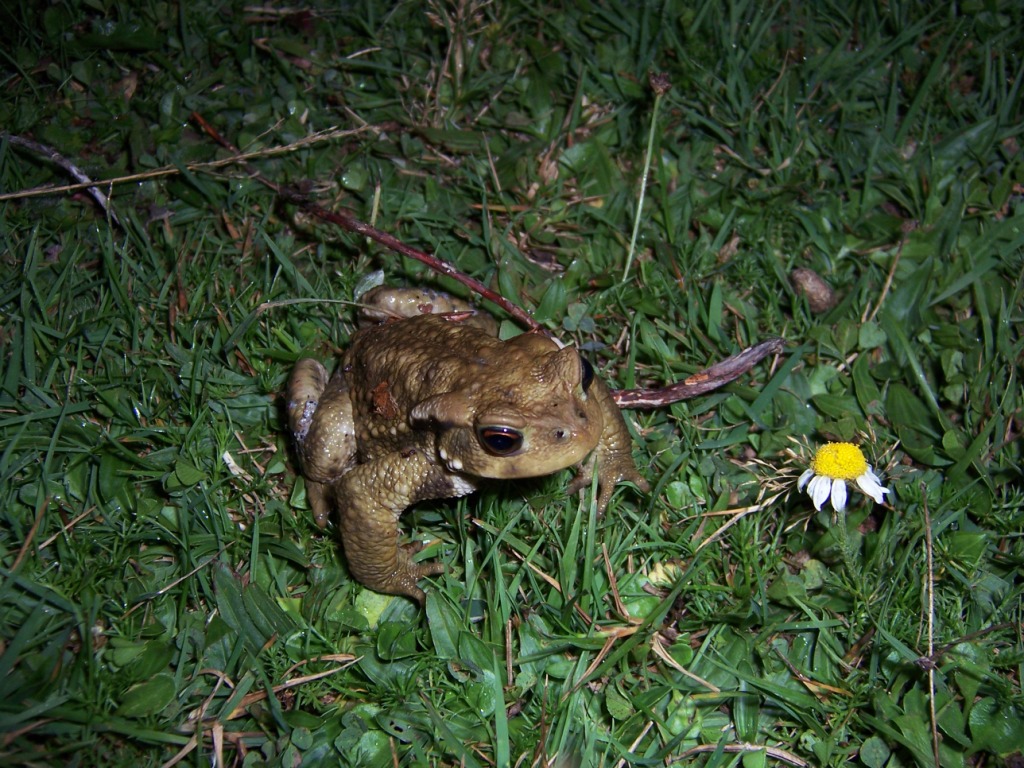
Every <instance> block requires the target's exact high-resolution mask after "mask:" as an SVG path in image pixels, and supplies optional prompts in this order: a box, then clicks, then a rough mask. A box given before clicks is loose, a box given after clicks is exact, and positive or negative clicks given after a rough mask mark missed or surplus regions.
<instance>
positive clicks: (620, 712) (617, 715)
mask: <svg viewBox="0 0 1024 768" xmlns="http://www.w3.org/2000/svg"><path fill="white" fill-rule="evenodd" d="M604 706H605V708H606V709H607V710H608V714H609V715H611V716H612V718H613V719H615V720H626V719H627V718H630V717H632V716H633V713H634V712H635V711H636V710H635V709H634V708H633V705H632V704H631V703H630V701H629V699H627V698H626V697H625V696H623V695H622V694H621V693H620V692H619V689H618V688H616V687H615V686H614V685H609V686H607V687H606V688H605V689H604Z"/></svg>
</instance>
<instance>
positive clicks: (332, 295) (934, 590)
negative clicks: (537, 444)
mask: <svg viewBox="0 0 1024 768" xmlns="http://www.w3.org/2000/svg"><path fill="white" fill-rule="evenodd" d="M40 5H41V4H36V3H23V4H21V5H19V6H15V7H12V8H11V9H5V10H4V11H2V12H0V20H2V21H3V31H2V32H0V42H2V45H0V78H2V80H0V82H2V85H3V89H2V95H0V126H2V127H3V128H2V130H3V131H6V132H8V133H9V134H13V135H16V136H23V137H30V138H33V139H35V140H37V141H39V142H42V143H44V144H47V145H49V146H51V147H53V148H55V149H57V150H58V151H59V152H60V153H61V154H62V155H63V156H64V157H65V158H67V159H68V160H70V161H72V162H73V163H75V164H76V165H77V166H79V167H80V168H81V169H82V170H83V171H85V172H86V173H87V174H89V175H90V176H91V177H92V178H93V179H99V180H103V179H113V178H117V177H121V176H125V175H127V174H129V173H139V172H145V171H152V170H155V169H159V168H169V169H170V171H171V172H170V173H168V174H166V175H163V176H154V177H152V178H149V179H145V180H142V181H134V182H131V183H119V184H115V185H113V186H107V187H103V190H104V191H105V192H108V193H110V195H111V200H112V205H113V207H114V209H115V210H116V213H117V215H118V217H119V218H120V221H121V222H122V223H123V225H124V226H123V228H121V227H117V226H116V225H115V224H113V223H112V222H111V221H110V220H108V219H107V217H105V216H104V214H103V212H102V211H101V210H99V209H98V208H97V206H96V204H95V203H94V202H93V200H92V199H91V198H89V197H88V196H87V195H85V194H84V193H83V192H81V191H78V192H75V193H55V194H49V195H45V196H26V195H23V194H19V195H15V196H13V197H7V198H5V199H0V260H2V268H0V278H2V285H0V345H2V360H3V365H2V372H0V518H2V523H0V763H3V764H5V765H82V766H90V765H111V766H122V765H124V766H128V765H132V766H138V765H154V766H156V765H162V764H166V763H168V761H171V762H173V761H175V760H177V761H178V764H182V765H196V766H199V765H210V764H211V760H212V759H214V758H216V759H220V760H223V764H226V765H227V764H235V765H246V766H256V765H268V766H291V765H297V764H300V763H301V764H303V765H329V766H333V765H359V766H389V765H439V766H440V765H451V766H456V765H459V766H488V765H499V766H503V765H520V766H526V765H541V764H545V765H547V764H557V765H595V766H596V765H606V766H614V765H626V764H629V765H632V764H635V765H654V764H680V763H681V762H690V761H694V762H695V763H696V764H699V765H707V766H712V765H715V766H717V765H732V764H736V763H738V762H742V763H743V765H744V766H745V768H756V766H760V765H765V764H794V765H815V766H818V765H820V766H825V765H834V766H839V765H846V764H847V763H848V762H850V761H853V762H854V763H855V764H858V765H862V766H866V767H867V768H881V766H888V767H889V768H899V767H900V766H914V765H920V766H932V765H935V764H936V763H935V759H936V758H935V756H934V749H935V745H936V744H938V760H939V764H941V765H942V766H944V767H949V766H952V767H956V766H968V765H971V766H974V765H982V764H984V765H1007V766H1009V765H1019V764H1020V761H1021V759H1022V752H1024V735H1022V734H1024V727H1022V726H1021V722H1022V721H1024V696H1022V692H1021V677H1022V672H1024V640H1022V635H1021V626H1022V612H1024V599H1022V595H1024V579H1022V576H1021V573H1022V565H1024V536H1022V534H1024V482H1022V465H1024V456H1022V447H1021V446H1022V442H1021V434H1022V431H1024V390H1022V384H1021V373H1022V370H1021V368H1022V366H1021V360H1022V355H1024V334H1022V330H1024V315H1022V306H1024V234H1022V232H1024V206H1022V196H1021V194H1022V193H1021V191H1022V188H1024V187H1022V185H1024V163H1022V159H1021V158H1022V153H1021V149H1020V142H1021V138H1020V137H1021V128H1022V125H1024V110H1022V95H1021V92H1020V88H1021V83H1022V82H1024V59H1022V56H1021V52H1022V51H1024V32H1022V31H1021V30H1022V29H1024V18H1022V17H1024V12H1022V10H1021V8H1020V7H1019V4H1017V3H1014V2H1010V1H1009V0H1004V1H1002V2H1000V1H999V0H994V1H993V2H988V3H981V2H974V3H964V4H959V5H955V6H942V5H939V6H935V7H934V8H932V4H924V3H907V2H889V3H885V4H881V3H879V4H874V3H848V4H844V3H836V4H827V3H821V4H817V3H807V4H802V3H790V4H786V3H780V4H776V5H774V6H770V5H768V4H763V3H750V2H743V0H731V1H730V2H727V3H724V4H723V3H718V2H701V1H698V2H693V3H686V2H681V1H680V2H677V1H676V0H665V2H662V3H659V4H654V3H642V2H641V3H629V2H625V1H624V0H606V1H605V2H601V3H585V4H573V3H566V4H564V5H558V4H555V5H551V4H547V3H544V4H542V3H530V2H520V1H514V2H502V3H490V4H487V3H483V2H476V1H475V0H463V1H462V2H458V3H454V2H453V3H441V2H434V3H428V4H424V5H421V4H418V3H402V4H397V5H395V6H394V7H392V8H385V7H384V6H383V4H381V3H377V2H373V1H372V0H365V1H364V2H359V1H358V0H355V1H354V2H352V3H348V4H345V5H343V6H342V5H340V4H331V3H318V4H311V5H309V6H307V7H305V9H304V10H300V9H299V7H298V6H295V7H294V8H293V10H294V11H295V12H294V13H286V12H285V11H284V10H283V9H282V8H278V9H277V10H274V9H273V8H270V7H269V6H268V9H266V10H265V11H262V10H259V9H257V8H256V7H255V6H246V5H245V4H242V3H234V4H227V3H225V4H180V5H176V4H168V3H164V2H158V1H157V0H143V2H140V3H132V4H130V3H116V2H107V1H105V0H94V1H90V2H80V3H76V2H73V0H58V1H57V2H54V3H51V4H48V5H47V6H46V7H45V9H44V10H37V6H40ZM652 72H654V73H660V74H664V75H665V76H666V77H667V78H668V80H669V82H670V83H671V89H670V90H669V91H668V92H667V93H666V94H665V95H664V96H663V97H662V98H661V100H660V102H659V104H658V107H657V110H655V109H654V106H655V97H654V92H653V91H652V89H651V87H650V85H649V82H648V77H649V75H650V73H652ZM193 111H195V112H198V113H199V114H201V115H202V116H203V117H204V118H205V119H206V120H208V121H209V122H210V123H211V124H213V125H214V126H215V127H216V129H217V130H218V131H219V132H220V133H221V134H222V135H223V136H224V137H225V138H226V139H228V140H229V141H231V142H232V143H233V144H235V145H236V146H238V147H241V148H242V149H243V150H245V151H255V150H261V149H273V148H276V147H282V146H286V145H289V144H293V143H294V142H298V141H300V140H302V139H304V138H306V137H309V136H312V135H314V134H315V133H316V132H319V131H324V130H327V129H329V128H332V127H337V128H339V129H344V130H346V131H350V132H351V133H346V134H344V135H342V136H341V137H339V138H334V139H331V140H320V141H317V142H315V143H311V144H308V145H305V146H301V147H298V148H296V149H294V151H289V152H286V153H282V154H275V155H268V156H266V157H263V158H258V159H256V160H254V161H253V162H254V163H255V164H256V165H257V167H258V168H259V170H260V172H261V173H263V174H264V175H265V176H266V177H267V178H269V179H271V180H273V181H275V182H277V183H280V184H296V185H302V187H303V188H304V189H306V190H307V192H308V194H310V195H312V196H313V198H314V199H315V200H316V201H317V202H318V203H319V204H320V205H323V206H324V207H327V208H344V209H347V210H349V211H351V212H353V213H354V214H355V215H356V216H358V217H360V218H361V219H363V220H364V221H372V222H373V223H374V224H375V225H376V226H378V227H379V228H381V229H384V230H385V231H387V232H390V233H392V234H394V235H396V236H398V237H400V238H401V239H403V240H404V241H406V242H408V243H409V244H411V245H414V246H417V247H420V248H425V249H428V250H432V251H434V252H436V253H437V254H438V255H440V256H442V257H444V258H446V259H448V260H450V261H452V262H453V263H455V264H456V265H457V266H458V267H459V268H460V269H462V270H463V271H465V272H467V273H469V274H472V275H474V276H475V277H477V278H479V279H481V280H483V281H485V282H487V283H488V284H490V285H492V286H494V287H495V288H497V289H498V290H499V291H500V292H501V293H502V294H503V295H505V296H506V297H508V298H510V299H511V300H513V301H514V302H516V303H517V304H519V305H521V306H523V307H526V308H528V309H530V310H531V311H532V312H533V313H534V315H535V317H536V318H537V319H538V320H540V321H541V322H542V323H543V324H544V325H546V326H547V327H549V328H550V329H552V330H553V331H555V332H557V333H558V334H559V335H560V336H561V337H562V338H563V339H564V340H566V341H575V342H576V343H578V344H580V345H581V346H584V347H585V348H586V349H588V350H589V354H590V355H591V358H592V359H593V360H594V362H595V365H596V366H597V367H598V368H599V370H600V371H601V372H602V374H603V375H604V376H605V377H606V379H607V380H609V381H610V382H611V383H612V384H613V385H614V386H620V387H624V386H636V385H640V384H643V385H651V384H654V385H656V384H658V383H664V382H667V381H670V380H675V379H680V378H685V377H686V376H688V375H690V374H692V373H694V372H696V371H698V370H700V369H702V368H704V367H706V366H707V365H709V364H711V363H713V362H716V361H718V360H721V359H724V358H725V357H727V356H729V355H730V354H733V353H735V352H737V351H738V350H740V349H741V348H743V347H746V346H749V345H750V344H753V343H756V342H758V341H761V340H763V339H765V338H767V337H769V336H772V335H780V336H783V337H784V338H785V339H786V340H787V341H788V346H787V348H786V351H785V353H784V355H782V356H781V357H780V358H779V359H777V360H774V361H767V362H765V363H762V364H761V365H759V366H757V367H756V368H755V370H754V371H753V372H752V373H751V374H749V375H747V376H745V377H743V378H742V379H741V380H740V381H738V382H736V383H735V384H732V385H730V386H728V387H726V388H725V389H723V390H720V391H718V392H716V393H713V394H710V395H707V396H704V397H701V398H698V399H695V400H691V401H687V402H683V403H676V404H673V405H671V406H668V407H665V408H662V409H659V410H655V411H650V412H640V413H631V414H630V415H629V421H630V422H631V425H632V427H633V431H634V433H635V436H636V445H635V455H636V457H637V459H638V463H639V465H640V467H641V468H642V471H643V472H644V474H645V475H646V476H647V477H648V478H649V479H650V480H651V483H652V486H654V490H653V491H652V493H650V494H648V495H642V494H638V493H636V492H635V491H633V490H628V489H627V490H623V491H620V492H619V493H618V494H617V495H616V499H615V500H614V501H613V503H612V506H611V508H610V509H609V511H608V514H607V515H606V516H605V517H603V518H601V519H596V518H595V517H594V515H593V514H592V513H591V512H590V511H589V510H590V506H589V504H587V503H585V500H584V502H583V503H581V501H580V500H578V499H575V498H568V497H567V496H566V494H565V491H564V489H565V486H566V485H567V481H568V475H567V474H566V473H563V474H560V475H558V476H555V477H553V478H550V479H545V480H542V481H538V482H530V483H523V484H509V485H507V486H503V487H499V488H496V489H494V490H493V491H488V492H486V493H481V494H477V495H475V496H472V497H469V498H467V499H462V500H460V501H458V502H457V503H443V502H437V503H423V504H420V505H418V506H417V507H415V508H414V509H413V510H411V511H409V512H408V513H407V514H406V515H405V517H404V523H405V524H406V526H407V530H409V531H410V532H412V533H414V535H415V536H416V537H417V538H418V539H421V540H425V541H428V542H429V545H428V547H427V551H426V556H428V557H430V558H440V559H442V560H443V561H444V562H445V563H446V564H447V565H448V572H447V573H446V574H445V575H444V576H442V577H439V578H437V579H436V580H434V581H432V582H431V583H430V584H429V585H428V592H429V598H428V601H427V605H426V608H425V610H423V611H420V610H418V609H417V607H416V606H415V605H413V604H412V603H410V602H408V601H406V600H403V599H389V598H380V597H378V596H375V595H373V594H372V593H368V592H366V591H365V590H363V589H362V588H361V587H359V586H358V584H356V583H354V582H353V581H352V580H351V579H350V578H349V576H348V575H347V571H346V568H345V563H344V559H343V557H342V556H341V553H340V551H339V547H338V544H337V541H336V540H335V539H334V538H333V537H332V536H331V535H324V534H323V533H321V532H320V531H319V530H318V529H317V528H316V527H315V525H314V524H313V522H312V520H311V518H310V515H309V513H308V510H307V509H306V507H305V500H304V494H303V492H302V485H301V482H297V481H296V475H295V468H294V464H293V462H292V461H291V458H290V456H289V453H288V443H287V440H286V438H285V435H284V434H283V426H282V411H281V407H282V403H281V398H280V392H281V390H282V388H283V386H284V381H285V379H286V377H287V375H288V372H289V370H290V366H291V364H292V363H293V362H294V361H295V360H296V359H297V358H298V357H300V356H302V355H305V354H313V355H316V356H318V357H320V358H321V359H324V360H329V359H331V358H332V357H334V356H335V355H336V353H337V352H338V351H339V350H340V349H342V348H343V347H344V345H345V343H346V340H347V338H348V335H349V333H350V332H351V329H352V328H353V315H352V311H351V308H350V307H349V306H348V305H347V304H346V301H347V300H350V299H351V298H352V295H353V288H354V287H355V286H356V284H357V283H358V282H359V281H360V280H361V279H363V278H364V277H365V276H366V275H367V274H368V273H370V272H372V271H373V270H378V269H379V270H383V271H384V273H385V275H386V279H387V280H388V281H389V282H393V283H415V284H430V285H434V286H441V287H446V288H451V287H452V284H451V283H450V282H449V281H447V280H443V279H440V278H438V277H437V276H435V275H432V274H430V273H428V272H427V271H425V269H424V268H423V267H422V266H421V265H419V264H416V263H413V262H411V261H408V260H405V259H402V258H399V257H397V256H395V255H393V254H390V253H388V252H385V251H383V250H381V249H380V248H378V247H376V246H373V245H372V244H369V243H367V242H365V241H363V240H362V239H360V238H356V237H353V236H351V235H347V234H345V233H340V232H338V231H335V230H332V229H330V228H328V227H326V226H324V225H322V224H318V223H316V222H311V221H308V220H306V219H304V218H303V217H302V216H299V215H297V211H296V209H295V208H294V207H292V206H289V205H287V204H283V203H281V202H280V201H278V200H275V198H274V196H273V194H272V193H271V192H270V191H269V190H268V189H266V188H265V187H264V186H262V185H261V184H259V183H258V182H257V181H256V180H254V179H252V178H251V177H250V176H249V175H247V174H246V173H245V172H244V171H243V170H242V169H241V168H239V167H238V166H232V165H226V166H220V167H212V166H203V165H201V164H202V163H209V162H210V161H213V160H216V159H218V158H223V157H225V156H226V153H225V151H224V150H223V149H221V148H220V147H218V146H217V145H216V144H215V143H214V142H213V141H212V140H211V139H210V138H209V137H207V136H205V135H204V134H203V133H202V132H201V131H200V130H199V129H198V127H197V125H196V123H195V122H193V121H191V120H190V113H192V112H193ZM652 121H653V123H652ZM652 127H653V132H652ZM651 136H653V142H652V144H651V145H650V146H649V138H650V137H651ZM645 169H649V170H648V172H647V174H646V179H647V186H646V188H645V190H644V195H643V198H642V199H643V206H642V208H641V209H639V210H637V203H638V201H639V200H641V188H640V181H641V177H642V176H643V175H644V173H645ZM71 181H72V179H70V178H69V177H68V176H67V175H66V174H65V173H64V172H63V171H62V170H61V169H60V168H58V167H57V166H55V165H54V164H52V163H51V162H49V161H47V160H45V159H43V158H41V157H39V156H38V155H37V154H35V153H33V152H31V151H27V150H25V149H23V148H20V147H15V146H13V145H12V144H10V143H9V142H7V141H6V140H0V195H5V194H11V193H20V192H23V191H25V190H28V189H30V188H33V187H36V186H38V185H42V184H67V183H70V182H71ZM635 223H636V224H637V225H638V226H637V229H636V243H635V247H634V248H631V240H632V237H633V233H634V224H635ZM631 253H632V254H633V260H632V263H631V265H630V267H629V271H628V278H627V280H626V281H625V282H621V278H622V276H623V274H624V271H625V269H626V264H627V260H628V259H629V258H630V255H631ZM795 267H807V268H810V269H813V270H814V271H816V272H817V273H818V274H819V275H821V276H822V277H823V278H825V279H826V280H827V281H828V282H829V283H830V284H831V286H832V287H833V288H834V290H835V291H836V295H837V299H838V301H837V304H836V306H835V307H834V308H833V309H831V310H830V311H828V312H827V313H825V314H820V315H814V314H812V313H811V312H810V310H809V308H808V304H807V301H806V300H805V299H803V298H802V297H800V296H797V295H796V294H795V293H794V291H793V288H792V286H791V284H790V281H789V277H788V275H789V273H790V272H791V270H792V269H793V268H795ZM837 439H838V440H848V441H853V442H856V443H858V444H860V445H862V446H863V447H864V449H865V451H866V453H867V454H868V458H869V460H870V461H871V462H872V464H873V465H874V466H875V467H876V469H878V471H879V472H880V474H881V475H882V477H883V481H884V483H885V484H886V485H887V486H888V487H889V488H891V489H892V490H893V494H892V497H891V503H890V504H887V505H886V506H885V507H881V506H874V507H873V506H872V505H871V504H870V503H868V502H867V501H866V500H865V498H864V497H863V495H860V494H857V493H855V494H853V496H852V499H851V503H850V506H849V507H848V509H847V511H846V513H845V514H844V515H833V514H832V511H831V509H829V508H826V511H824V512H822V513H815V512H814V509H813V506H812V505H811V502H810V500H809V499H808V497H807V495H806V494H801V493H798V492H797V491H796V488H795V483H796V478H797V477H798V476H799V474H800V472H802V471H803V469H804V468H805V466H806V462H807V460H808V458H809V456H810V455H811V452H812V451H813V449H814V448H815V447H817V446H819V445H821V444H823V443H824V442H826V441H827V440H837ZM929 649H931V650H929ZM318 673H325V674H323V675H322V676H318ZM176 756H177V757H176Z"/></svg>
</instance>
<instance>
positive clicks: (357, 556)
mask: <svg viewBox="0 0 1024 768" xmlns="http://www.w3.org/2000/svg"><path fill="white" fill-rule="evenodd" d="M373 294H374V295H372V296H368V297H364V300H367V299H369V300H370V301H371V302H372V303H373V304H375V305H377V307H379V308H380V310H379V311H378V313H377V315H378V316H379V315H380V313H381V312H385V313H387V312H393V311H394V310H395V309H396V308H397V309H398V310H399V311H401V312H408V313H412V316H409V317H405V318H404V319H398V320H392V321H390V322H385V323H384V324H382V325H376V326H372V327H367V328H363V329H361V330H359V331H357V332H356V333H355V334H354V335H353V336H352V341H351V345H350V346H349V348H348V350H347V351H346V352H345V355H344V357H343V358H342V362H341V366H340V367H339V368H338V370H337V371H336V372H335V374H334V375H333V376H332V377H330V378H328V375H327V371H326V370H325V369H324V367H323V366H322V365H321V364H320V363H318V362H317V361H315V360H312V359H309V358H307V359H303V360H300V361H299V362H298V363H297V364H296V366H295V369H294V371H293V372H292V375H291V378H290V379H289V382H288V392H287V410H288V422H289V429H290V431H291V433H292V436H293V437H294V439H295V444H296V447H297V452H298V455H299V457H300V460H301V463H302V473H303V475H304V476H305V478H306V488H307V496H308V498H309V501H310V506H311V507H312V509H313V513H314V515H315V517H316V520H317V522H318V523H319V524H320V525H321V526H324V525H326V524H327V521H328V518H329V517H330V515H331V513H332V512H333V513H336V514H337V520H338V524H339V526H340V528H341V540H342V545H343V547H344V550H345V556H346V558H347V561H348V565H349V569H350V570H351V572H352V575H353V576H355V578H356V579H358V580H359V581H360V582H361V583H363V584H364V585H365V586H367V587H369V588H371V589H373V590H376V591H378V592H386V593H389V594H395V595H407V596H409V597H412V598H415V599H416V600H417V601H419V602H421V603H422V601H423V598H424V594H423V591H422V590H421V589H420V588H419V587H418V586H416V582H417V581H418V580H419V579H421V578H423V577H424V576H430V575H434V574H438V573H440V572H442V571H443V566H441V565H440V564H437V563H423V564H417V563H414V562H413V554H415V548H414V547H400V546H399V543H398V519H399V517H400V516H401V514H402V512H403V511H405V509H406V508H407V507H409V506H411V505H412V504H415V503H416V502H418V501H421V500H424V499H438V498H451V497H456V496H463V495H465V494H468V493H472V492H473V491H475V490H477V489H478V488H479V487H480V486H481V485H482V484H483V483H484V482H485V481H486V480H488V479H509V478H527V477H539V476H542V475H548V474H551V473H552V472H556V471H558V470H560V469H565V468H566V467H570V466H576V468H577V470H578V474H577V476H576V478H575V480H574V481H573V483H572V486H571V490H572V491H577V490H579V489H581V488H584V487H585V486H587V485H589V483H590V482H591V480H592V478H593V475H594V472H595V471H596V473H597V479H598V508H599V510H600V511H603V510H604V509H605V507H607V505H608V501H609V499H610V498H611V495H612V491H613V490H614V486H615V484H616V483H618V482H620V481H622V480H629V481H631V482H633V483H635V484H636V485H637V486H638V487H640V488H641V489H644V490H646V489H647V487H648V486H647V482H646V481H645V480H644V479H643V478H642V477H641V476H640V474H639V473H638V472H637V470H636V467H635V466H634V464H633V459H632V455H631V453H630V450H631V445H632V443H631V440H630V437H629V433H628V432H627V430H626V425H625V422H624V421H623V419H622V415H621V414H620V413H619V409H618V407H616V405H615V403H614V402H613V400H612V398H611V395H610V393H609V392H608V389H607V387H606V386H605V385H604V384H603V383H602V382H601V381H600V380H598V379H597V378H595V377H594V372H593V369H592V368H591V366H590V364H589V363H588V362H587V361H586V360H584V359H583V358H582V357H580V355H579V353H578V352H577V351H576V350H575V349H572V348H569V347H566V348H562V349H560V348H559V347H558V345H557V344H556V343H555V342H554V341H552V340H551V339H549V338H547V337H545V336H542V335H540V334H537V333H524V334H522V335H521V336H516V337H515V338H513V339H509V340H508V341H501V340H499V339H498V338H496V337H495V336H494V335H493V332H491V331H489V330H484V329H485V328H489V329H493V325H494V324H493V319H492V318H490V317H489V316H487V315H476V314H474V313H472V312H468V311H460V312H448V313H446V314H418V313H417V312H418V306H419V304H420V302H419V301H418V300H415V299H414V300H412V301H409V300H406V299H405V297H406V296H407V292H402V291H399V292H398V293H397V294H396V292H395V290H394V289H377V290H376V291H374V292H373ZM396 295H397V296H399V297H400V300H397V301H396V299H395V297H396ZM429 299H439V300H438V301H433V300H429ZM449 300H450V297H444V298H443V300H440V297H437V296H433V295H430V296H428V299H427V303H429V304H433V305H439V306H441V307H442V308H443V309H450V308H455V307H453V305H450V304H448V303H446V302H447V301H449ZM419 309H422V307H419ZM427 311H429V309H428V310H427Z"/></svg>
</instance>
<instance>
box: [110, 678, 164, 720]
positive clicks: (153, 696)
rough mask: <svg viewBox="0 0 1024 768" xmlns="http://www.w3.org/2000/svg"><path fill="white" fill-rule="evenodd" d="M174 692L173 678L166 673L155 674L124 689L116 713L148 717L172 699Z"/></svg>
mask: <svg viewBox="0 0 1024 768" xmlns="http://www.w3.org/2000/svg"><path fill="white" fill-rule="evenodd" d="M174 694H175V688H174V678H173V677H171V676H170V675H168V674H160V675H156V676H155V677H153V678H151V679H150V680H146V681H145V682H143V683H138V684H136V685H133V686H132V687H131V688H129V689H128V690H127V691H125V694H124V696H122V697H121V706H120V707H118V708H117V713H118V714H119V715H120V716H121V717H149V716H150V715H155V714H157V713H158V712H160V711H161V710H163V709H164V708H165V707H166V706H167V705H168V704H170V703H171V702H172V701H174Z"/></svg>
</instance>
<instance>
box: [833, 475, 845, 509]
mask: <svg viewBox="0 0 1024 768" xmlns="http://www.w3.org/2000/svg"><path fill="white" fill-rule="evenodd" d="M832 509H834V510H835V511H836V512H842V511H843V510H844V509H846V481H845V480H833V481H832Z"/></svg>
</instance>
